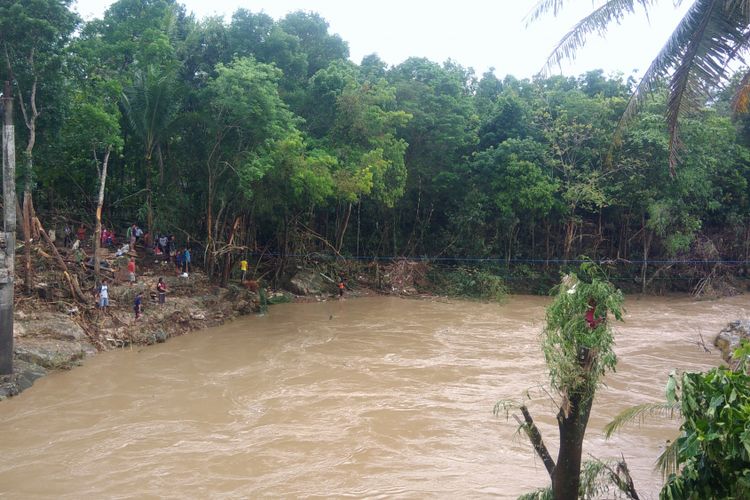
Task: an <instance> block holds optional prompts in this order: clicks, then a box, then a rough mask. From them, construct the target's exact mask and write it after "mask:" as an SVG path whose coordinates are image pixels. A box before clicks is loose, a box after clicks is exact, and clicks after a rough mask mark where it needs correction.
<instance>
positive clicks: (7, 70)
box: [0, 0, 79, 294]
mask: <svg viewBox="0 0 750 500" xmlns="http://www.w3.org/2000/svg"><path fill="white" fill-rule="evenodd" d="M70 3H71V0H12V1H11V2H4V3H3V4H2V5H0V49H2V51H3V54H2V59H3V62H4V64H2V65H0V81H5V80H11V81H13V83H14V85H15V87H16V96H17V98H16V100H17V102H18V105H19V108H20V110H21V113H20V115H21V117H22V118H23V123H24V125H25V128H26V131H27V134H28V135H27V140H26V148H25V150H24V153H23V175H24V189H23V191H24V196H23V219H22V222H23V223H22V228H23V234H24V256H25V267H26V272H25V274H24V288H25V291H26V294H30V293H31V246H30V242H31V234H32V231H33V230H34V225H33V223H32V219H33V217H34V204H33V199H32V191H33V184H34V146H35V145H36V140H37V126H38V120H39V117H40V116H41V115H42V113H43V112H44V108H45V105H46V104H49V102H51V101H54V100H55V99H56V98H57V97H58V96H57V95H56V94H59V88H60V80H61V74H60V68H61V66H62V56H63V51H64V48H65V46H66V45H67V43H68V40H69V38H70V36H71V34H72V33H73V30H74V29H75V27H76V26H77V24H78V21H79V19H78V16H76V14H75V13H73V12H71V11H70V10H69V9H68V7H69V5H70Z"/></svg>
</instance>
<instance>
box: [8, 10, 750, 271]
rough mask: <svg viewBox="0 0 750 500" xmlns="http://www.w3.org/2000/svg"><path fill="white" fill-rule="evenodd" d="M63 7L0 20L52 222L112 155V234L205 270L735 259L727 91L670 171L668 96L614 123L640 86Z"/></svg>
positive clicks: (741, 168)
mask: <svg viewBox="0 0 750 500" xmlns="http://www.w3.org/2000/svg"><path fill="white" fill-rule="evenodd" d="M70 3H71V1H70V0H33V1H32V0H10V1H9V2H8V1H6V2H3V4H2V5H1V6H0V44H1V48H2V51H1V52H2V54H0V55H1V56H2V64H0V80H14V81H15V82H16V85H15V86H14V95H15V99H16V104H17V105H16V113H15V117H16V120H17V123H16V132H17V139H16V144H17V147H18V153H17V157H18V159H19V169H18V174H19V182H18V185H19V190H20V191H22V190H25V191H26V192H27V193H29V194H28V195H27V196H30V195H31V193H33V197H34V201H35V208H36V212H37V213H39V214H40V215H41V216H42V218H46V219H47V220H49V222H48V224H49V225H52V224H53V223H54V222H55V220H54V217H56V216H66V217H70V218H71V219H73V220H74V221H86V222H87V223H89V222H90V223H92V224H93V218H94V212H95V208H96V204H97V195H98V186H99V170H100V168H101V164H102V161H103V159H104V157H105V154H106V152H107V151H111V155H110V157H109V165H108V172H109V173H108V177H107V183H106V189H105V202H104V225H105V227H112V226H114V228H115V229H116V230H118V229H119V232H120V233H121V232H122V231H123V230H124V228H125V227H126V226H127V225H128V224H129V223H131V222H138V223H140V224H141V225H143V226H144V227H145V229H146V230H149V231H151V232H152V233H158V232H168V233H174V234H176V235H177V236H178V237H179V238H180V239H185V238H188V237H189V238H191V240H193V241H196V242H198V243H200V245H201V246H203V247H204V248H205V249H206V253H205V255H206V258H205V265H206V267H207V269H208V271H209V272H212V273H217V272H221V271H223V270H226V269H229V265H228V261H227V259H232V258H236V257H238V256H239V255H242V254H247V253H250V252H254V253H261V254H262V253H263V252H267V253H268V254H274V255H279V254H280V255H304V254H307V253H310V252H320V253H326V254H341V255H343V256H361V255H388V256H407V255H412V256H450V257H472V258H481V257H486V256H492V257H493V258H498V259H508V261H510V260H513V261H517V260H518V259H531V260H533V259H539V260H546V259H573V258H576V257H577V256H579V255H587V256H588V257H591V258H593V259H602V258H611V259H617V258H620V259H631V260H639V261H643V260H659V259H661V260H668V259H712V260H721V259H733V260H746V259H747V258H748V253H749V252H750V230H749V226H748V220H749V219H750V196H749V191H748V179H749V178H750V149H748V145H747V139H748V121H747V120H746V119H745V118H744V117H739V118H733V117H732V115H731V112H730V100H731V90H727V91H719V90H716V91H714V92H712V93H711V94H712V99H711V101H710V102H708V103H706V106H705V107H704V108H703V109H702V110H701V111H700V112H698V113H696V114H693V115H692V116H688V117H686V118H684V119H683V120H682V122H681V123H680V128H681V134H680V136H681V138H682V141H683V145H682V148H681V149H680V163H679V166H678V169H677V172H676V177H674V178H671V177H670V173H669V167H668V146H669V144H668V134H667V130H666V126H665V124H664V113H665V108H666V103H665V98H664V93H662V92H659V91H658V90H657V91H656V92H655V93H654V94H653V97H652V98H651V99H650V100H649V101H647V102H646V103H645V104H644V105H643V107H642V109H641V111H640V113H639V114H638V115H637V116H636V117H635V119H633V120H632V121H630V122H629V123H627V124H626V125H625V126H624V127H622V128H618V127H619V122H620V118H621V115H622V112H623V110H624V109H625V106H626V104H627V102H628V99H629V95H630V92H631V88H632V85H633V82H632V81H630V80H628V81H625V80H624V79H623V78H621V77H619V76H617V77H607V76H605V75H603V74H602V72H601V71H592V72H589V73H587V74H585V75H582V76H580V77H577V78H573V77H562V76H552V77H548V78H535V79H531V80H529V79H524V80H518V79H516V78H513V77H511V76H508V77H505V78H504V79H502V80H501V79H498V78H497V77H496V76H495V75H494V73H485V74H484V75H482V76H481V77H478V76H477V75H475V74H474V72H473V71H472V70H471V69H469V68H465V67H462V66H461V65H459V64H458V63H457V62H453V61H447V62H445V63H443V64H438V63H436V62H432V61H429V60H426V59H421V58H412V59H408V60H406V61H404V62H403V63H401V64H399V65H397V66H393V67H388V66H387V65H386V64H385V63H384V62H383V61H382V60H380V59H379V58H378V57H377V56H376V55H371V56H367V57H365V58H364V59H363V60H362V61H361V63H360V64H355V63H353V62H351V61H349V59H348V56H349V50H348V46H347V43H346V42H345V41H344V40H342V39H341V38H340V37H339V36H337V35H334V34H331V33H329V30H328V24H327V23H326V21H325V20H324V19H322V18H321V17H320V16H319V15H317V14H314V13H308V12H295V13H291V14H289V15H287V16H286V17H284V18H283V19H280V20H278V21H275V20H274V19H272V18H271V17H269V16H268V15H266V14H263V13H253V12H250V11H248V10H244V9H241V10H238V11H236V12H235V13H234V15H233V16H232V17H231V21H229V22H226V21H225V20H224V19H222V18H219V17H212V18H205V19H196V18H195V17H193V16H192V15H188V14H187V13H186V10H185V8H184V6H182V5H180V4H179V3H177V2H174V1H171V0H121V1H118V2H116V3H114V4H113V5H112V6H111V7H110V8H109V9H108V10H107V11H106V13H105V15H104V18H103V19H95V20H92V21H89V22H82V21H81V20H80V19H79V18H78V17H77V16H76V15H75V14H74V13H72V12H71V11H70V10H69V6H70ZM519 49H522V48H518V47H497V50H498V51H504V50H519ZM542 63H543V61H540V66H541V65H542ZM498 72H501V73H504V72H505V69H504V68H498ZM19 194H21V193H19ZM198 257H199V258H200V256H198Z"/></svg>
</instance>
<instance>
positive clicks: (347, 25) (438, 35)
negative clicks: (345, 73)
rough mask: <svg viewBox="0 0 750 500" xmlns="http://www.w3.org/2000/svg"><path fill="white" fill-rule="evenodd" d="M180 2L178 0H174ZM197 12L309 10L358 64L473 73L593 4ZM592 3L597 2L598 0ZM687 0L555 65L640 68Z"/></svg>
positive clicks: (507, 60)
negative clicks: (540, 9)
mask: <svg viewBox="0 0 750 500" xmlns="http://www.w3.org/2000/svg"><path fill="white" fill-rule="evenodd" d="M178 1H180V0H178ZM111 3H113V2H112V1H109V0H78V2H77V10H78V12H79V13H80V14H81V15H82V16H83V17H84V19H91V18H92V17H101V16H102V15H103V13H104V10H105V9H106V8H107V6H109V5H110V4H111ZM180 3H182V4H184V5H185V6H186V7H187V10H188V11H192V12H194V13H195V14H196V16H197V17H199V18H202V17H205V16H208V15H213V14H219V15H225V16H226V19H227V20H229V17H230V16H231V14H232V13H233V12H234V11H235V10H236V9H238V8H240V7H242V8H246V9H248V10H250V11H252V12H259V11H263V12H265V13H267V14H269V15H270V16H272V17H273V18H275V19H278V18H281V17H283V16H284V15H285V14H287V13H288V12H292V11H295V10H307V11H315V12H318V13H319V14H320V15H322V16H323V17H324V18H325V19H326V20H327V21H328V23H329V24H330V29H329V31H330V32H333V33H338V34H339V35H340V36H341V37H342V38H343V39H344V40H345V41H347V42H348V43H349V50H350V54H351V59H352V60H353V61H354V62H356V63H359V62H361V60H362V57H363V56H365V55H367V54H372V53H377V54H378V55H379V56H380V58H381V59H383V60H384V61H385V62H386V63H388V64H389V65H396V64H399V63H400V62H402V61H404V60H405V59H407V58H408V57H412V56H416V57H427V58H428V59H431V60H433V61H436V62H444V61H445V60H447V59H448V58H451V59H453V60H454V61H456V62H457V63H459V64H461V65H463V66H467V67H472V68H474V69H475V70H476V72H477V74H478V75H481V74H482V73H483V72H484V71H486V70H487V69H489V68H490V67H494V68H495V74H496V75H497V76H498V77H501V78H502V77H503V76H505V75H506V74H511V75H514V76H516V77H518V78H524V77H531V76H533V75H534V74H536V73H537V72H538V71H539V70H540V69H541V68H542V67H543V65H544V63H545V61H546V59H547V56H548V55H549V53H550V51H551V50H552V48H553V47H554V46H555V43H556V42H557V41H559V39H560V38H561V37H562V36H563V35H564V34H565V33H566V32H567V30H568V29H569V28H570V27H571V26H573V24H574V23H575V21H577V20H578V19H580V18H581V17H583V16H584V15H585V14H587V13H588V12H590V11H591V10H592V1H590V0H579V1H578V2H573V1H569V2H568V6H566V12H565V13H564V14H561V15H560V16H559V17H557V18H554V17H552V15H551V14H550V16H549V17H548V18H545V19H543V20H540V21H536V22H534V23H532V24H531V25H530V26H529V27H526V26H525V23H524V19H525V17H526V15H527V14H528V13H529V11H530V10H531V9H532V7H533V6H534V5H535V3H536V0H461V1H457V0H432V1H427V0H369V1H361V0H307V1H305V0H245V1H242V0H211V1H206V0H181V1H180ZM594 3H597V4H600V3H601V1H598V2H597V1H596V0H595V2H594ZM690 4H692V2H683V5H682V6H681V7H679V8H675V7H674V5H673V0H662V1H661V2H659V4H658V5H657V6H656V7H655V8H654V9H653V10H652V11H651V12H650V15H649V19H650V22H649V20H647V19H646V16H645V15H644V14H643V11H642V10H638V11H636V14H635V15H631V16H628V17H626V19H625V21H624V22H623V24H622V25H621V26H616V25H615V26H612V28H611V29H610V30H609V32H608V33H607V36H606V39H601V38H598V37H595V36H594V37H592V38H590V39H589V41H588V43H587V45H586V47H585V48H584V49H582V50H581V51H579V53H578V56H577V58H576V60H575V61H574V62H572V63H567V64H565V65H564V66H563V67H562V73H564V74H566V75H578V74H580V73H583V72H585V71H588V70H591V69H598V68H601V69H604V71H605V73H607V74H611V73H615V72H622V73H624V74H625V75H629V74H631V73H632V72H634V71H635V72H637V73H638V74H640V73H642V72H643V71H644V70H645V69H646V68H647V67H648V64H649V63H650V62H651V60H652V59H653V57H654V56H655V55H656V54H657V52H658V51H659V49H660V48H661V47H662V45H664V42H665V41H666V40H667V36H668V35H669V33H671V31H672V29H673V28H674V27H675V26H676V25H677V22H678V21H679V19H680V18H681V17H682V15H683V14H684V12H685V11H686V10H687V9H688V7H689V6H690Z"/></svg>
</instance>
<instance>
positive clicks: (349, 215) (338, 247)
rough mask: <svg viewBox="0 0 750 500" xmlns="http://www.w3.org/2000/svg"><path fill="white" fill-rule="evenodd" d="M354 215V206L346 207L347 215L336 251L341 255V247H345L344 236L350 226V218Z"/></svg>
mask: <svg viewBox="0 0 750 500" xmlns="http://www.w3.org/2000/svg"><path fill="white" fill-rule="evenodd" d="M351 215H352V204H351V203H349V206H347V207H346V215H345V216H344V222H343V224H342V226H341V232H340V233H339V241H338V244H337V245H336V251H337V252H339V253H341V247H342V246H343V245H344V235H345V234H346V228H347V227H348V226H349V217H351Z"/></svg>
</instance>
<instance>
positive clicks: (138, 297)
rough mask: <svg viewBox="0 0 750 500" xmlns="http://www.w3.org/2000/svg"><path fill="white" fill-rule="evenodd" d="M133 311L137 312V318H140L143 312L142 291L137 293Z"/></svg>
mask: <svg viewBox="0 0 750 500" xmlns="http://www.w3.org/2000/svg"><path fill="white" fill-rule="evenodd" d="M133 312H135V319H140V317H141V314H143V294H142V293H141V292H138V293H136V294H135V300H134V301H133Z"/></svg>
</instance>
